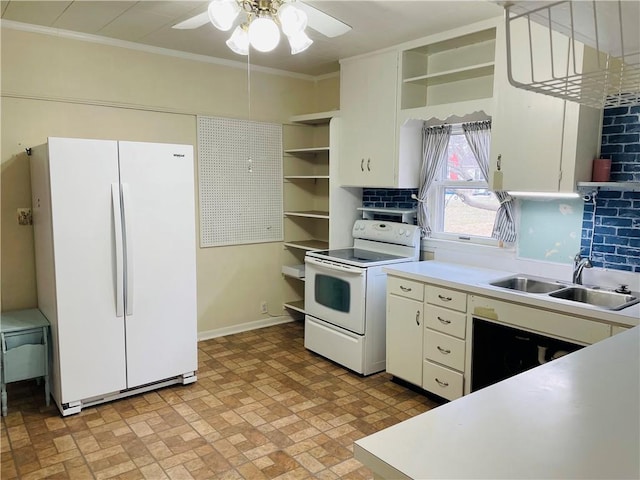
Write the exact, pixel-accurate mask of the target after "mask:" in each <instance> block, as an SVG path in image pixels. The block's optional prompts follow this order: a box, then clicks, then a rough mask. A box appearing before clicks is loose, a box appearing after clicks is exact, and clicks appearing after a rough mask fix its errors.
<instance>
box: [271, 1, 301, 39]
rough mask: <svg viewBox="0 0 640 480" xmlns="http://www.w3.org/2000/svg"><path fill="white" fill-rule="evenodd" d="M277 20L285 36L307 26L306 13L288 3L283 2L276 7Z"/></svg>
mask: <svg viewBox="0 0 640 480" xmlns="http://www.w3.org/2000/svg"><path fill="white" fill-rule="evenodd" d="M278 20H279V21H280V26H281V27H282V33H284V34H285V35H287V36H291V35H295V34H297V33H299V32H303V31H304V29H305V28H306V27H307V14H306V13H305V12H303V11H302V10H300V9H299V8H296V7H294V6H293V5H291V4H290V3H285V4H284V5H282V6H281V7H280V8H279V9H278Z"/></svg>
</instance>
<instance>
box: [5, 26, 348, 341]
mask: <svg viewBox="0 0 640 480" xmlns="http://www.w3.org/2000/svg"><path fill="white" fill-rule="evenodd" d="M1 35H2V45H1V48H2V52H1V53H2V59H1V60H2V95H3V97H2V105H1V107H2V109H1V110H2V111H1V120H2V124H1V135H2V136H1V140H2V146H1V161H2V182H1V186H2V205H1V207H2V210H1V213H2V221H1V241H2V244H1V245H2V252H1V257H2V258H1V267H2V270H1V287H2V292H1V302H2V303H1V307H2V310H3V311H6V310H12V309H18V308H28V307H35V306H36V305H37V297H36V290H35V269H34V258H33V231H32V227H29V226H26V227H25V226H18V224H17V220H16V209H17V208H20V207H30V206H31V199H30V198H31V192H30V178H29V161H28V157H27V156H26V154H25V153H24V149H25V148H26V147H30V146H34V145H38V144H42V143H44V142H45V141H46V138H47V137H48V136H67V137H85V138H108V139H123V140H138V141H154V142H171V143H188V144H192V145H194V146H195V145H196V114H203V115H215V116H227V117H233V118H248V112H249V108H248V102H247V98H248V97H247V72H246V69H236V68H231V67H227V66H220V65H214V64H210V63H202V62H196V61H192V60H185V59H181V58H176V57H170V56H164V55H156V54H151V53H145V52H140V51H136V50H129V49H124V48H118V47H112V46H105V45H100V44H95V43H87V42H82V41H77V40H70V39H65V38H59V37H55V36H48V35H41V34H35V33H27V32H21V31H16V30H9V29H6V28H3V29H2V32H1ZM335 78H336V77H330V78H326V79H323V80H321V81H314V80H312V79H304V78H293V77H290V76H280V75H274V74H267V73H261V72H256V71H252V73H251V97H252V103H251V119H253V120H264V121H272V122H278V123H280V122H285V121H286V120H287V118H288V117H289V116H291V115H294V114H301V113H308V112H312V111H316V110H318V109H320V110H331V109H336V108H337V107H338V105H337V99H338V98H339V97H338V93H337V90H336V89H337V88H338V85H337V82H336V80H335ZM196 200H197V199H196ZM196 216H197V215H196ZM281 256H282V244H281V243H267V244H255V245H244V246H229V247H219V248H206V249H200V248H199V249H198V252H197V269H198V273H197V275H198V317H199V318H198V330H199V331H200V332H206V331H210V330H215V329H220V328H226V327H232V326H234V325H238V324H241V323H245V322H251V321H255V320H259V319H261V318H265V316H264V315H261V314H260V313H259V312H260V310H259V308H260V302H261V301H263V300H266V301H267V302H268V304H269V310H270V313H271V314H272V315H282V314H283V310H282V308H281V305H282V285H283V284H282V279H281V275H280V261H281Z"/></svg>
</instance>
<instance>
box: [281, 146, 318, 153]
mask: <svg viewBox="0 0 640 480" xmlns="http://www.w3.org/2000/svg"><path fill="white" fill-rule="evenodd" d="M328 151H329V147H310V148H290V149H287V150H285V151H284V153H289V154H293V153H298V154H299V153H313V154H315V153H324V152H328Z"/></svg>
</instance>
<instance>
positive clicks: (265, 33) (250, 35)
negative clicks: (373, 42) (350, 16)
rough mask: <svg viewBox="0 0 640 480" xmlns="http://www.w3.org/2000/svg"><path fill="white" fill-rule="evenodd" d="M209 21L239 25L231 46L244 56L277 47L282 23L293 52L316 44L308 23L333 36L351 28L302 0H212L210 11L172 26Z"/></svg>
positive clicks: (218, 25) (221, 25)
mask: <svg viewBox="0 0 640 480" xmlns="http://www.w3.org/2000/svg"><path fill="white" fill-rule="evenodd" d="M238 20H239V21H238ZM208 22H211V23H213V25H214V26H215V27H216V28H218V29H219V30H223V31H227V30H230V29H231V27H233V25H237V26H236V29H235V30H234V32H233V34H232V35H231V38H229V40H227V45H228V46H229V48H231V50H233V51H234V52H236V53H238V54H241V55H247V54H248V53H249V45H251V46H253V47H254V48H256V49H257V50H259V51H262V52H268V51H270V50H273V49H274V48H275V47H276V45H277V44H278V41H279V38H280V33H279V30H278V25H280V27H281V29H282V31H283V33H284V34H285V35H286V36H287V37H288V39H289V43H290V45H291V53H292V54H296V53H300V52H302V51H303V50H306V49H307V48H308V47H309V46H310V45H311V44H312V43H313V40H311V39H310V38H309V37H308V36H307V35H306V33H304V29H305V27H307V26H309V27H310V28H312V29H313V30H316V31H317V32H319V33H321V34H323V35H324V36H326V37H330V38H333V37H337V36H340V35H343V34H345V33H347V32H348V31H349V30H351V27H350V26H349V25H347V24H346V23H344V22H341V21H340V20H337V19H336V18H334V17H332V16H331V15H328V14H326V13H324V12H322V11H320V10H318V9H317V8H315V7H312V6H311V5H309V4H307V3H304V2H302V1H299V0H212V2H211V3H210V4H209V7H208V9H207V11H206V12H203V13H200V14H198V15H195V16H193V17H191V18H188V19H187V20H184V21H182V22H180V23H177V24H175V25H173V27H172V28H175V29H178V30H190V29H194V28H199V27H201V26H203V25H205V24H207V23H208ZM258 30H260V31H259V32H258Z"/></svg>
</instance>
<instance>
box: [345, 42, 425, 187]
mask: <svg viewBox="0 0 640 480" xmlns="http://www.w3.org/2000/svg"><path fill="white" fill-rule="evenodd" d="M398 56H399V54H398V52H396V51H393V52H384V53H378V54H373V55H368V56H366V57H361V58H357V59H353V60H344V61H342V62H341V73H340V112H341V116H342V119H343V135H342V148H341V155H340V168H339V182H340V184H341V185H345V186H359V187H389V188H394V187H395V188H415V187H417V185H418V172H419V170H418V169H419V156H415V155H414V156H412V157H411V158H410V159H408V158H407V156H401V155H399V151H398V138H399V133H398V131H399V130H398V125H397V120H396V119H397V99H398Z"/></svg>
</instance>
